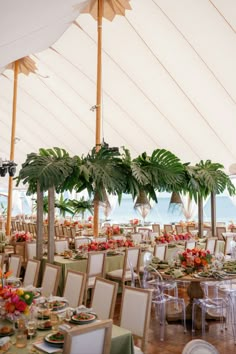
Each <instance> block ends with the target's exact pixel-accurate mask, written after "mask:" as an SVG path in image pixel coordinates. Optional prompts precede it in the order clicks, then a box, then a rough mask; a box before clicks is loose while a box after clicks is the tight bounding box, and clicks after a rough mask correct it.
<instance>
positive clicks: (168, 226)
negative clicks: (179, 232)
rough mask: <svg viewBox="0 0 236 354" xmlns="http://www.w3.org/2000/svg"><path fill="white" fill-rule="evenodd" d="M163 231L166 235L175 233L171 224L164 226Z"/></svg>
mask: <svg viewBox="0 0 236 354" xmlns="http://www.w3.org/2000/svg"><path fill="white" fill-rule="evenodd" d="M163 231H164V234H168V233H172V232H173V227H172V225H171V224H165V225H163Z"/></svg>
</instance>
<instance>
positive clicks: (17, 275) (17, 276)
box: [9, 254, 21, 278]
mask: <svg viewBox="0 0 236 354" xmlns="http://www.w3.org/2000/svg"><path fill="white" fill-rule="evenodd" d="M12 258H18V259H19V263H18V268H17V271H16V275H15V276H16V278H19V276H20V271H21V256H18V255H17V254H11V257H10V259H9V271H10V270H11V259H12Z"/></svg>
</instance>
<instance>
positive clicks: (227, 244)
mask: <svg viewBox="0 0 236 354" xmlns="http://www.w3.org/2000/svg"><path fill="white" fill-rule="evenodd" d="M233 240H234V237H233V236H228V237H226V240H225V249H224V255H225V256H226V255H227V254H231V241H233Z"/></svg>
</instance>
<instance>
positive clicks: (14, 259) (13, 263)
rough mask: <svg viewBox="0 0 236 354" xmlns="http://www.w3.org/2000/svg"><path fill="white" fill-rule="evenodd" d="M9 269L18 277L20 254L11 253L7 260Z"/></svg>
mask: <svg viewBox="0 0 236 354" xmlns="http://www.w3.org/2000/svg"><path fill="white" fill-rule="evenodd" d="M9 270H10V271H12V276H13V277H16V278H19V276H20V270H21V256H17V255H16V254H12V255H11V257H10V261H9Z"/></svg>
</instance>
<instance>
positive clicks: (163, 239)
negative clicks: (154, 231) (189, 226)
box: [155, 233, 192, 243]
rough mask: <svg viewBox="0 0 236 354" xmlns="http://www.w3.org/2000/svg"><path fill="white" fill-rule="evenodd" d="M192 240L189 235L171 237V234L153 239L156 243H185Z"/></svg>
mask: <svg viewBox="0 0 236 354" xmlns="http://www.w3.org/2000/svg"><path fill="white" fill-rule="evenodd" d="M191 238H192V235H191V234H190V233H185V234H180V235H173V234H164V235H163V236H157V237H156V238H155V241H156V243H170V242H174V241H187V240H190V239H191Z"/></svg>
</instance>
